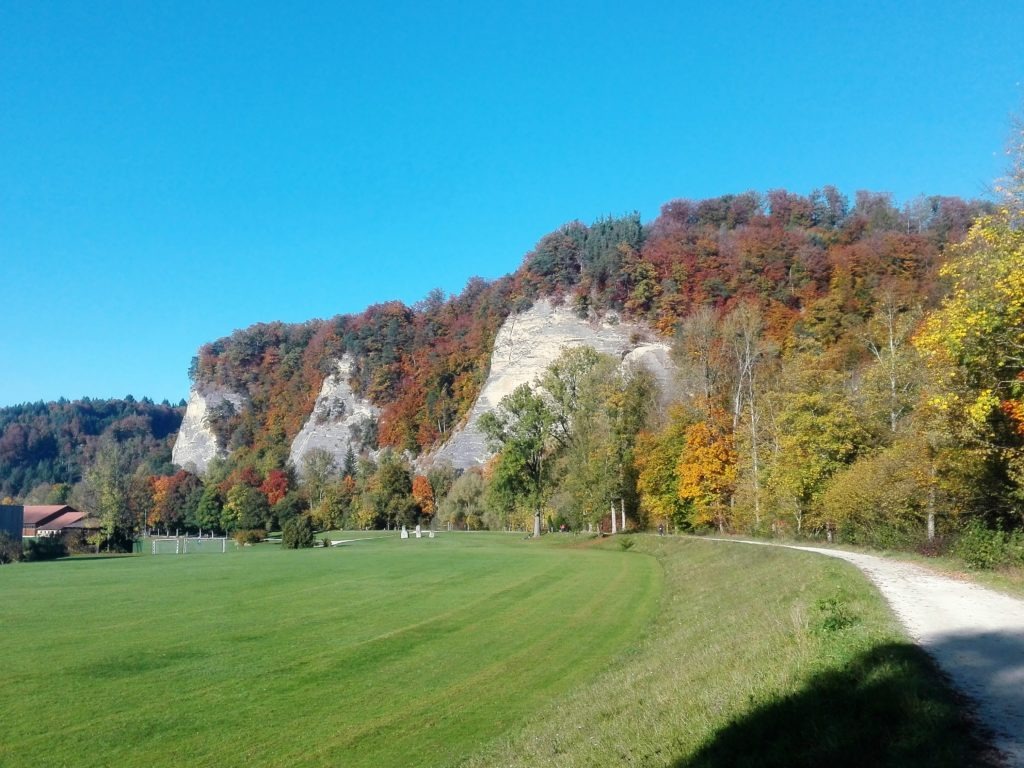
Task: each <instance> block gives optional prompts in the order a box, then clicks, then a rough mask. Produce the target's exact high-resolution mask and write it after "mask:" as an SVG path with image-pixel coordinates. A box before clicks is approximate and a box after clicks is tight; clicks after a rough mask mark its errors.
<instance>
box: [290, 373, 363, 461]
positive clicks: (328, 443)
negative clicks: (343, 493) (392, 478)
mask: <svg viewBox="0 0 1024 768" xmlns="http://www.w3.org/2000/svg"><path fill="white" fill-rule="evenodd" d="M351 373H352V357H351V356H350V355H347V354H346V355H343V356H342V358H341V360H339V361H338V363H337V370H336V371H335V372H334V373H332V374H331V375H330V376H328V377H327V378H326V379H324V383H323V386H322V387H321V388H320V394H319V395H318V396H317V398H316V405H314V406H313V413H311V414H310V416H309V418H308V419H307V420H306V423H305V424H304V425H303V426H302V430H301V431H300V432H299V434H297V435H296V436H295V439H294V440H293V441H292V447H291V450H290V451H289V453H288V458H289V459H290V460H291V462H292V464H293V465H294V466H295V470H296V471H297V472H298V473H299V474H300V475H301V474H302V471H303V457H304V456H305V455H306V454H307V453H308V452H309V451H312V450H314V449H317V448H319V449H323V450H325V451H327V452H328V453H330V454H331V455H332V456H333V457H334V462H335V464H337V465H338V466H339V467H340V466H341V465H342V463H343V462H344V460H345V454H346V453H347V452H348V449H349V446H352V449H353V450H354V451H355V452H356V453H357V454H358V453H359V446H360V443H361V439H360V433H361V432H363V431H365V429H366V428H367V426H368V425H370V424H372V423H374V422H376V419H377V416H378V414H379V413H380V409H379V408H377V406H375V405H373V404H372V403H371V402H370V401H368V400H363V399H362V398H360V397H357V396H356V394H355V393H354V392H353V391H352V387H351V386H349V383H348V380H349V377H350V376H351Z"/></svg>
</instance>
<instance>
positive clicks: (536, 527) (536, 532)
mask: <svg viewBox="0 0 1024 768" xmlns="http://www.w3.org/2000/svg"><path fill="white" fill-rule="evenodd" d="M533 538H535V539H539V538H540V510H539V509H538V510H537V512H536V513H535V514H534V516H533Z"/></svg>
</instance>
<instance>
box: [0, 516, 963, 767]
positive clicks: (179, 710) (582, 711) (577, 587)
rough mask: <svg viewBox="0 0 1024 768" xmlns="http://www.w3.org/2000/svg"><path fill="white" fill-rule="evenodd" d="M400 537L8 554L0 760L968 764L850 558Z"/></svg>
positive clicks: (717, 547) (926, 681) (922, 672)
mask: <svg viewBox="0 0 1024 768" xmlns="http://www.w3.org/2000/svg"><path fill="white" fill-rule="evenodd" d="M636 538H637V541H638V544H637V546H635V547H634V548H633V549H632V550H629V551H621V550H620V549H619V548H618V542H617V540H613V541H610V542H604V543H601V544H599V545H597V546H583V547H567V546H564V544H565V540H564V539H561V537H557V536H552V537H547V538H546V539H545V541H543V542H541V543H533V542H524V541H523V540H521V539H520V538H518V537H508V536H500V535H488V534H480V535H477V534H473V535H468V536H467V535H463V536H444V535H441V536H439V537H438V538H437V539H434V540H422V541H413V542H404V543H402V542H399V541H398V540H397V539H396V538H391V539H386V540H373V541H366V542H359V543H355V544H352V545H348V546H345V547H340V548H333V549H330V550H312V551H308V550H307V551H300V552H281V551H279V550H278V549H277V548H276V547H268V546H265V545H264V546H261V547H255V548H251V549H246V550H245V551H242V552H236V553H230V554H228V555H206V556H193V557H174V556H167V557H139V558H128V559H118V560H108V561H104V560H89V561H78V562H76V561H65V562H56V563H39V564H23V565H18V566H10V567H5V568H3V569H0V616H3V617H4V618H3V624H4V629H3V632H2V633H0V652H2V653H3V658H4V659H5V660H6V661H5V664H4V667H3V668H2V670H0V712H3V717H2V719H0V765H4V766H12V767H13V766H23V765H24V766H28V765H33V766H36V765H75V766H79V765H81V766H90V765H96V766H99V765H115V764H116V765H121V766H132V765H147V766H149V765H153V766H161V765H168V766H170V765H183V764H188V765H195V766H204V765H209V766H213V765H217V766H222V765H246V766H263V765H289V766H291V765H344V766H357V765H373V766H390V765H395V766H414V765H424V766H440V765H455V764H460V763H465V762H467V761H468V762H469V764H472V765H580V766H582V765H620V764H637V765H680V766H682V765H700V766H719V765H721V766H725V765H730V766H731V765H801V764H803V765H820V764H831V765H866V764H873V765H885V764H891V765H910V766H913V765H922V766H923V765H929V766H931V765H970V764H972V761H973V760H974V758H975V754H976V751H977V745H976V744H975V743H974V742H973V741H972V740H971V737H970V735H969V733H968V730H967V727H966V724H965V722H964V721H963V719H962V718H961V717H960V715H959V712H958V708H957V705H956V702H955V701H954V700H953V698H952V697H951V695H950V694H949V692H948V690H946V689H945V688H944V687H943V686H942V684H941V683H938V682H937V681H936V678H935V677H934V676H933V672H932V670H931V669H930V667H929V665H928V663H927V660H926V659H925V658H924V657H923V655H922V654H920V653H919V652H918V651H917V650H916V649H914V648H913V647H912V646H909V645H908V644H907V643H906V642H905V641H904V640H903V639H902V637H901V635H900V633H899V632H898V630H897V628H896V627H895V625H894V624H893V622H892V619H891V618H890V617H889V615H888V613H887V611H886V610H885V607H884V605H883V604H882V603H881V602H880V600H879V598H878V597H877V594H876V593H875V592H874V591H873V590H872V589H871V588H870V587H869V586H868V585H867V584H866V582H865V581H864V580H863V579H862V578H861V577H860V575H859V574H858V573H857V572H856V571H855V570H854V569H853V568H852V567H851V566H848V565H847V564H845V563H841V562H835V561H831V560H828V559H826V558H820V557H815V556H812V555H806V554H802V553H795V552H789V551H785V550H773V549H768V548H748V547H738V546H733V545H729V544H715V543H712V542H700V541H679V540H671V539H657V538H654V537H636Z"/></svg>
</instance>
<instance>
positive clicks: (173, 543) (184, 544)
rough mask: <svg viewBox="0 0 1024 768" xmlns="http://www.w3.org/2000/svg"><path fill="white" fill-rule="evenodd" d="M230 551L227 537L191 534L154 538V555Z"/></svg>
mask: <svg viewBox="0 0 1024 768" xmlns="http://www.w3.org/2000/svg"><path fill="white" fill-rule="evenodd" d="M227 551H228V540H227V538H226V537H217V538H199V537H197V536H196V537H191V536H178V537H173V536H172V537H168V538H163V539H153V554H154V555H212V554H218V555H219V554H223V553H224V552H227Z"/></svg>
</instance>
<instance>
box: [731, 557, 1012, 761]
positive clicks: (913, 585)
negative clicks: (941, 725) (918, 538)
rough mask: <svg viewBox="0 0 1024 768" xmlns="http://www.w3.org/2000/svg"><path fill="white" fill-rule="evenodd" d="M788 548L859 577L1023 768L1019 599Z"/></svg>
mask: <svg viewBox="0 0 1024 768" xmlns="http://www.w3.org/2000/svg"><path fill="white" fill-rule="evenodd" d="M745 543H748V544H764V543H765V542H755V541H750V542H745ZM789 548H790V549H801V550H804V551H807V552H818V553H820V554H822V555H827V556H828V557H838V558H841V559H843V560H848V561H850V562H851V563H853V564H854V565H856V566H857V567H858V568H860V569H861V570H862V571H863V572H864V573H865V574H867V576H868V578H869V579H871V581H872V582H874V583H875V585H876V586H877V587H878V589H879V590H880V591H881V593H882V595H883V596H884V597H885V599H886V600H887V601H888V602H889V605H890V606H891V607H892V609H893V612H894V613H895V614H896V616H897V617H898V618H899V620H900V621H901V622H902V624H903V626H904V627H905V628H906V630H907V632H908V633H909V634H910V636H911V637H912V638H913V639H914V640H915V641H917V642H918V643H919V644H920V645H921V647H922V648H924V649H925V650H926V651H927V652H928V653H929V654H931V656H932V657H933V658H934V659H935V660H936V661H937V662H938V664H939V666H940V667H942V669H943V670H944V671H945V672H946V674H948V675H949V677H950V678H951V679H952V681H953V683H954V685H956V686H957V687H958V688H959V689H960V690H961V691H962V692H963V693H965V694H967V695H968V696H969V697H970V698H972V699H973V700H974V701H975V703H976V704H977V707H978V715H979V716H980V718H981V720H982V722H984V723H985V725H987V726H988V727H989V728H990V729H991V730H992V731H993V732H994V734H995V746H996V747H997V748H998V749H999V750H1000V751H1002V752H1003V753H1004V754H1005V755H1006V758H1007V763H1008V764H1009V765H1012V766H1018V767H1020V768H1024V600H1019V599H1016V598H1013V597H1008V596H1006V595H1003V594H1000V593H998V592H994V591H993V590H991V589H986V588H984V587H981V586H978V585H977V584H970V583H968V582H964V581H958V580H956V579H953V578H949V577H947V576H942V575H940V574H937V573H934V572H932V571H929V570H927V569H925V568H921V567H919V566H916V565H911V564H909V563H901V562H898V561H896V560H887V559H885V558H882V557H876V556H874V555H865V554H860V553H858V552H842V551H840V550H834V549H819V548H817V547H789Z"/></svg>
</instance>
